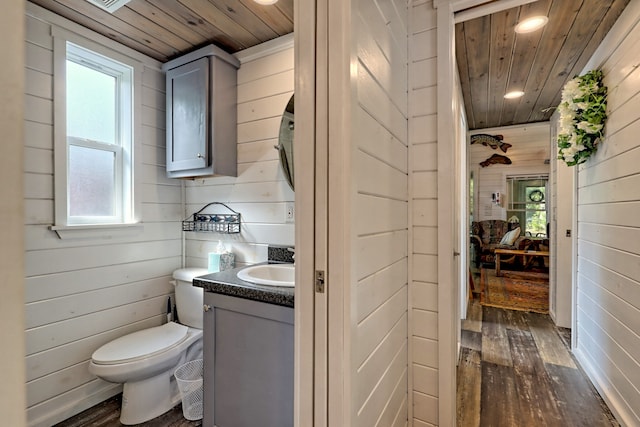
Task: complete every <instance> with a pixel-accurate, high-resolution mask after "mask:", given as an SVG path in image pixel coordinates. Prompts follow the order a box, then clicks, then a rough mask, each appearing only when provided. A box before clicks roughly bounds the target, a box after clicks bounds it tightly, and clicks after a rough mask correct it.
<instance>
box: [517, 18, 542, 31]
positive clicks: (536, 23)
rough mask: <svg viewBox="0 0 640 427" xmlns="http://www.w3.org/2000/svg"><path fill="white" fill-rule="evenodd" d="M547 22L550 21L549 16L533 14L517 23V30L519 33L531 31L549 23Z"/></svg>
mask: <svg viewBox="0 0 640 427" xmlns="http://www.w3.org/2000/svg"><path fill="white" fill-rule="evenodd" d="M547 22H549V18H547V17H546V16H532V17H531V18H527V19H525V20H524V21H522V22H519V23H518V25H516V28H515V32H516V33H519V34H522V33H530V32H532V31H535V30H539V29H540V28H542V27H544V26H545V25H547Z"/></svg>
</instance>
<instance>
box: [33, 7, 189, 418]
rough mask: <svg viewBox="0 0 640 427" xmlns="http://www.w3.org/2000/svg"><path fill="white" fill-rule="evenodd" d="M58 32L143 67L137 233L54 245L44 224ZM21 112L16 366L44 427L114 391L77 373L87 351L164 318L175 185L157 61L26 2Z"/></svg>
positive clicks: (172, 260)
mask: <svg viewBox="0 0 640 427" xmlns="http://www.w3.org/2000/svg"><path fill="white" fill-rule="evenodd" d="M53 26H60V27H63V28H66V29H69V30H71V31H74V32H76V33H79V34H82V35H85V36H87V37H89V38H91V39H93V40H94V41H97V42H100V43H103V44H105V45H106V46H108V47H111V48H114V49H115V50H117V51H120V52H124V53H126V54H131V55H134V57H135V58H136V59H137V60H139V61H141V62H142V63H143V64H144V72H143V76H142V84H143V90H142V96H143V99H142V104H143V107H142V117H139V118H137V120H142V140H141V141H137V143H138V144H142V158H141V159H140V160H137V161H136V165H135V166H136V167H137V168H140V169H141V170H142V174H141V175H142V177H141V182H140V185H141V187H142V188H141V190H142V191H141V192H140V195H141V198H142V212H141V215H140V217H141V220H142V221H143V223H144V229H143V231H142V232H139V233H134V234H132V235H125V236H123V237H114V238H112V239H87V240H60V239H58V237H57V236H56V234H55V233H54V232H53V231H50V230H49V228H48V227H49V226H50V225H51V224H53V220H54V218H53V214H54V208H53V179H54V171H53V139H52V134H53V94H52V87H53V79H54V78H55V76H53V75H52V70H53V59H52V58H53V52H52V46H53V43H52V40H53V39H52V37H51V28H52V27H53ZM26 28H27V34H26V43H25V48H26V69H25V73H26V100H25V102H26V108H25V142H24V151H25V164H24V180H25V229H24V232H25V245H26V254H25V260H26V282H25V299H26V301H25V303H26V305H25V311H26V331H25V337H26V366H27V372H26V375H27V405H28V409H27V415H28V420H29V425H32V426H48V425H51V424H54V423H55V422H57V421H60V420H63V419H65V418H67V417H69V416H71V415H73V414H75V413H77V412H80V411H82V410H83V409H85V408H87V407H90V406H92V405H94V404H96V403H98V402H100V401H102V400H104V399H105V398H107V397H109V396H111V395H113V394H115V393H118V392H119V390H120V386H118V385H114V384H111V383H107V382H104V381H102V380H99V379H97V378H95V377H94V376H93V375H91V374H90V373H89V371H88V369H87V367H88V363H89V360H90V357H91V354H92V352H93V351H94V350H95V349H97V348H98V347H99V346H101V345H102V344H104V343H106V342H108V341H110V340H112V339H114V338H116V337H118V336H121V335H124V334H126V333H129V332H132V331H135V330H139V329H142V328H146V327H149V326H155V325H159V324H161V323H163V322H164V321H165V319H166V304H167V298H168V295H170V294H171V293H172V292H173V287H172V286H171V285H170V284H169V280H170V279H171V273H172V271H173V270H174V269H176V268H179V267H180V265H181V231H180V223H179V221H180V220H181V219H182V212H183V210H182V204H181V182H180V181H174V180H169V179H167V178H165V160H164V158H165V154H164V140H165V138H164V128H165V123H164V122H165V118H164V117H165V116H164V114H165V113H164V110H165V98H164V85H165V83H164V75H163V74H162V72H161V71H160V69H159V66H160V64H159V63H157V62H156V61H153V60H151V59H148V58H146V57H144V56H142V55H140V54H134V53H132V51H131V52H130V51H129V50H128V49H126V48H122V47H121V46H118V45H117V44H115V43H114V42H111V41H109V40H107V39H105V38H103V37H100V36H98V35H96V34H93V33H91V32H90V31H88V30H86V29H84V28H81V27H79V26H78V25H75V24H72V23H70V22H68V21H66V20H64V19H62V18H60V17H57V16H56V15H53V14H51V13H49V12H47V11H44V10H42V9H40V8H39V7H37V6H34V5H32V4H27V18H26Z"/></svg>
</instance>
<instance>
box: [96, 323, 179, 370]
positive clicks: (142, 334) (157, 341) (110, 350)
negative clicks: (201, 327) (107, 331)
mask: <svg viewBox="0 0 640 427" xmlns="http://www.w3.org/2000/svg"><path fill="white" fill-rule="evenodd" d="M188 329H189V328H187V327H186V326H184V325H181V324H179V323H175V322H169V323H165V324H164V325H162V326H156V327H153V328H149V329H143V330H141V331H138V332H133V333H131V334H129V335H125V336H123V337H120V338H116V339H115V340H113V341H111V342H109V343H107V344H105V345H103V346H102V347H100V348H99V349H97V350H96V351H95V352H94V353H93V355H92V356H91V358H92V359H93V362H94V363H98V364H102V365H112V364H116V363H123V362H127V361H129V362H131V361H134V360H136V359H141V358H144V357H149V356H153V355H154V354H157V353H162V352H163V351H166V350H167V349H169V348H171V347H173V346H174V345H176V344H179V343H180V342H182V341H183V340H185V339H186V337H187V330H188Z"/></svg>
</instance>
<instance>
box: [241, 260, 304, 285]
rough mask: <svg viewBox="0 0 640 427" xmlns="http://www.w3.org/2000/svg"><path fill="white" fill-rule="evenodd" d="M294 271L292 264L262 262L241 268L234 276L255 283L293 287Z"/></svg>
mask: <svg viewBox="0 0 640 427" xmlns="http://www.w3.org/2000/svg"><path fill="white" fill-rule="evenodd" d="M295 272H296V270H295V267H294V266H293V264H262V265H254V266H252V267H247V268H243V269H242V270H240V271H238V273H237V274H236V276H238V279H240V280H244V281H245V282H251V283H255V284H257V285H267V286H286V287H293V286H295Z"/></svg>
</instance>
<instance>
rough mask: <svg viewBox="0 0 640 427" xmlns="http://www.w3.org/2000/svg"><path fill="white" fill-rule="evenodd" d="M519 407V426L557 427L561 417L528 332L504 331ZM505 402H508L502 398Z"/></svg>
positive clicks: (545, 373)
mask: <svg viewBox="0 0 640 427" xmlns="http://www.w3.org/2000/svg"><path fill="white" fill-rule="evenodd" d="M507 334H508V336H509V344H510V345H511V357H512V360H513V370H514V374H515V380H516V390H517V398H518V400H519V403H520V405H519V406H520V413H519V417H520V419H519V425H522V426H558V425H562V415H561V413H560V409H559V408H558V404H557V401H556V396H555V393H554V390H553V386H552V382H551V379H550V378H549V375H548V374H547V371H546V370H545V365H544V363H543V362H542V359H541V358H540V355H539V353H538V349H537V347H536V343H535V341H534V340H533V337H532V336H531V333H530V332H527V331H521V330H507ZM505 398H509V397H508V396H505Z"/></svg>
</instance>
